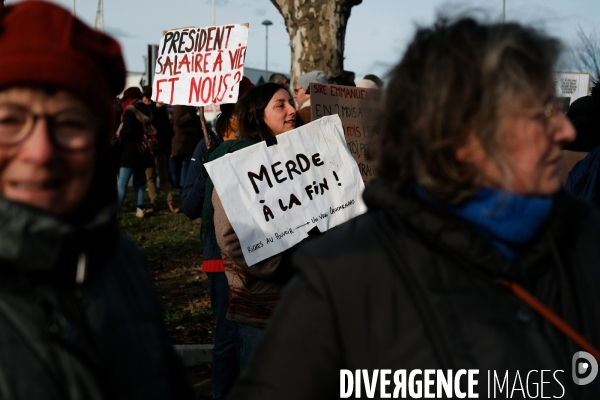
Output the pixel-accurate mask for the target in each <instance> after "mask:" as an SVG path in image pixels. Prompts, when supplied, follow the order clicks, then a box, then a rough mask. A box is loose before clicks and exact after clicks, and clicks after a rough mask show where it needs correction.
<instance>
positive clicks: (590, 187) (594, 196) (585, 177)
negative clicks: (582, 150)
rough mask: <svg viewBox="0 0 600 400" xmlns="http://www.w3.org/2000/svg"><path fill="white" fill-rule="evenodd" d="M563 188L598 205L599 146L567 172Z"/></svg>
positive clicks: (599, 181) (599, 184) (599, 183)
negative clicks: (567, 175)
mask: <svg viewBox="0 0 600 400" xmlns="http://www.w3.org/2000/svg"><path fill="white" fill-rule="evenodd" d="M565 190H566V191H567V192H569V193H571V194H572V195H574V196H579V197H583V198H584V199H586V200H589V201H591V202H592V203H594V204H596V205H599V206H600V193H598V192H599V191H600V146H598V147H596V148H595V149H594V150H592V151H590V153H589V154H588V155H587V156H585V158H584V159H583V160H581V161H579V162H578V163H577V164H575V166H574V167H573V169H572V170H571V172H569V177H568V178H567V182H566V183H565Z"/></svg>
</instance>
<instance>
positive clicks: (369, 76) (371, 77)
mask: <svg viewBox="0 0 600 400" xmlns="http://www.w3.org/2000/svg"><path fill="white" fill-rule="evenodd" d="M365 79H366V80H369V81H372V82H375V84H376V85H377V87H378V88H379V89H383V81H382V80H381V79H379V77H378V76H377V75H373V74H367V75H365V77H364V78H363V80H365ZM357 86H358V84H357Z"/></svg>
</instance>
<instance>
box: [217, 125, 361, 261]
mask: <svg viewBox="0 0 600 400" xmlns="http://www.w3.org/2000/svg"><path fill="white" fill-rule="evenodd" d="M205 165H206V169H207V171H208V174H209V175H210V177H211V179H212V181H213V183H214V185H215V189H216V191H217V193H218V194H219V197H220V198H221V202H222V203H223V208H224V209H225V213H226V214H227V217H228V218H229V221H230V222H231V225H232V226H233V229H234V230H235V233H236V234H237V235H238V238H239V240H240V243H241V245H242V250H243V253H244V259H245V260H246V263H247V264H248V265H253V264H256V263H257V262H259V261H262V260H264V259H266V258H268V257H271V256H273V255H275V254H278V253H281V252H282V251H284V250H286V249H289V248H290V247H292V246H294V245H295V244H297V243H298V242H300V241H301V240H302V239H304V238H306V237H307V236H308V233H307V232H308V231H310V230H311V229H313V228H315V227H316V228H318V229H319V231H321V232H324V231H326V230H328V229H329V228H332V227H334V226H336V225H339V224H341V223H343V222H345V221H347V220H349V219H350V218H352V217H354V216H356V215H359V214H362V213H363V212H365V211H366V206H365V205H364V203H363V201H362V198H361V194H362V192H363V189H364V184H363V182H362V179H361V177H360V173H359V171H358V168H357V167H356V163H355V162H354V160H353V159H352V156H351V155H350V153H349V152H348V148H347V147H346V143H345V142H344V134H343V132H342V125H341V122H340V119H339V117H338V116H337V115H336V116H331V117H325V118H322V119H320V120H318V121H314V122H312V123H309V124H306V125H304V126H301V127H299V128H297V129H294V130H292V131H289V132H286V133H283V134H281V135H278V136H277V144H276V145H273V146H269V147H267V145H266V143H265V142H261V143H258V144H256V145H253V146H250V147H247V148H245V149H242V150H239V151H236V152H234V153H231V154H228V155H226V156H224V157H221V158H219V159H217V160H214V161H211V162H209V163H207V164H205Z"/></svg>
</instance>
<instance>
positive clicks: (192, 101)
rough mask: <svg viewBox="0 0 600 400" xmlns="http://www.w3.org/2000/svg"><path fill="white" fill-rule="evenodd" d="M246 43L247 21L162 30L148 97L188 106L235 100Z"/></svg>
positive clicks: (241, 75)
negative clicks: (150, 91)
mask: <svg viewBox="0 0 600 400" xmlns="http://www.w3.org/2000/svg"><path fill="white" fill-rule="evenodd" d="M247 43H248V25H233V24H232V25H223V26H211V27H208V28H196V27H188V28H180V29H172V30H169V31H166V32H165V34H164V35H163V37H162V39H161V41H160V44H159V47H158V57H157V59H156V67H155V69H154V71H155V72H154V81H153V89H154V90H153V91H152V100H154V101H156V102H163V103H167V104H178V105H191V106H205V105H209V104H223V103H235V102H236V101H237V98H238V92H239V82H240V81H241V80H242V77H243V75H244V57H245V53H246V45H247Z"/></svg>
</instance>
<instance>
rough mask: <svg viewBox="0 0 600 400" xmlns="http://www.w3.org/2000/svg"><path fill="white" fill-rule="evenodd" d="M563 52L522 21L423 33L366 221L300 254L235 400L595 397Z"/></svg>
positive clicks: (598, 307)
mask: <svg viewBox="0 0 600 400" xmlns="http://www.w3.org/2000/svg"><path fill="white" fill-rule="evenodd" d="M558 55H559V44H558V42H557V41H556V40H554V39H551V38H548V37H547V36H545V35H544V34H543V33H541V32H539V31H537V30H535V29H532V28H528V27H524V26H521V25H519V24H515V23H506V24H493V23H492V24H488V23H481V22H478V21H476V20H475V19H472V18H463V19H458V20H447V19H440V20H438V21H437V23H436V24H435V25H434V26H433V27H431V28H420V29H418V30H417V33H416V35H415V37H414V39H413V40H412V43H410V45H409V46H408V48H407V50H406V53H405V54H404V57H403V58H402V60H401V61H400V64H399V65H398V66H396V67H395V68H394V70H393V71H392V72H391V79H390V81H389V85H388V86H387V92H386V95H385V100H384V104H383V105H382V125H381V137H380V143H379V152H378V154H377V156H376V159H377V164H378V173H379V180H378V181H376V182H375V183H373V184H371V185H369V186H368V187H367V189H366V191H365V193H364V199H365V202H366V203H367V205H368V207H369V211H368V212H367V213H366V214H364V215H362V216H360V217H357V218H355V219H353V220H351V221H349V222H347V223H346V224H344V225H342V226H340V227H337V228H335V229H333V230H332V231H330V232H327V233H325V234H323V235H322V236H320V237H319V238H317V239H315V240H313V241H312V242H308V243H306V244H305V245H304V246H301V248H300V249H298V251H297V252H296V254H295V256H294V258H293V264H294V265H295V266H296V267H297V268H298V269H299V270H300V272H299V274H298V275H297V276H296V277H295V278H294V280H293V281H292V282H291V283H290V284H289V286H288V288H287V289H286V291H285V293H284V297H283V299H282V302H281V304H280V306H279V308H278V309H277V310H276V311H275V315H274V317H273V320H272V321H271V323H270V325H269V327H268V329H267V331H266V332H265V334H264V336H263V338H262V340H261V342H259V343H258V345H257V347H256V351H255V353H254V357H253V358H252V359H251V360H250V363H249V365H248V368H247V370H246V373H245V374H244V375H243V376H242V378H241V380H240V381H239V383H238V385H237V386H236V387H235V388H234V390H233V391H232V393H231V396H232V398H235V399H238V400H239V399H262V400H265V399H282V398H285V399H288V400H289V399H331V398H338V397H342V398H348V397H352V398H355V397H356V398H359V397H361V396H364V397H369V398H372V397H373V396H375V397H377V398H380V397H381V398H385V397H392V395H393V396H394V397H401V398H434V397H435V398H475V396H476V395H477V394H478V397H479V398H530V397H531V398H533V397H537V396H540V394H541V396H543V397H551V396H554V397H555V398H570V399H575V398H576V399H589V400H591V399H597V398H600V379H596V380H595V381H593V375H594V374H595V372H594V370H595V371H596V373H597V363H595V361H594V362H592V360H594V357H596V360H598V359H600V353H598V351H597V348H598V346H599V345H600V291H599V290H598V289H597V285H598V282H600V268H599V266H600V246H599V244H600V214H599V213H598V210H597V209H595V208H594V207H592V206H591V205H590V204H587V203H584V202H582V201H580V200H577V199H575V198H573V197H571V196H569V195H567V194H566V193H565V192H564V191H562V190H561V184H560V180H559V176H558V171H559V164H560V161H561V160H560V154H561V152H560V150H561V145H563V144H564V143H567V142H569V141H571V140H573V138H574V137H575V131H574V129H573V126H572V125H571V123H570V122H569V120H568V119H567V118H566V116H565V115H564V114H563V113H561V112H560V111H559V110H558V109H557V107H556V98H555V94H554V82H553V77H552V73H551V71H552V66H553V64H554V62H555V61H556V59H557V57H558ZM574 355H575V356H574ZM592 355H593V356H592ZM580 359H581V360H584V359H585V360H588V361H585V362H584V363H583V364H585V366H587V367H591V368H588V374H587V376H586V374H585V373H583V375H581V374H582V371H585V368H584V367H582V365H583V364H582V362H583V361H581V360H580ZM594 365H595V366H594ZM590 370H591V373H590V372H589V371H590ZM572 373H573V376H572ZM590 376H592V377H591V378H590ZM580 378H581V379H580Z"/></svg>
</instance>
